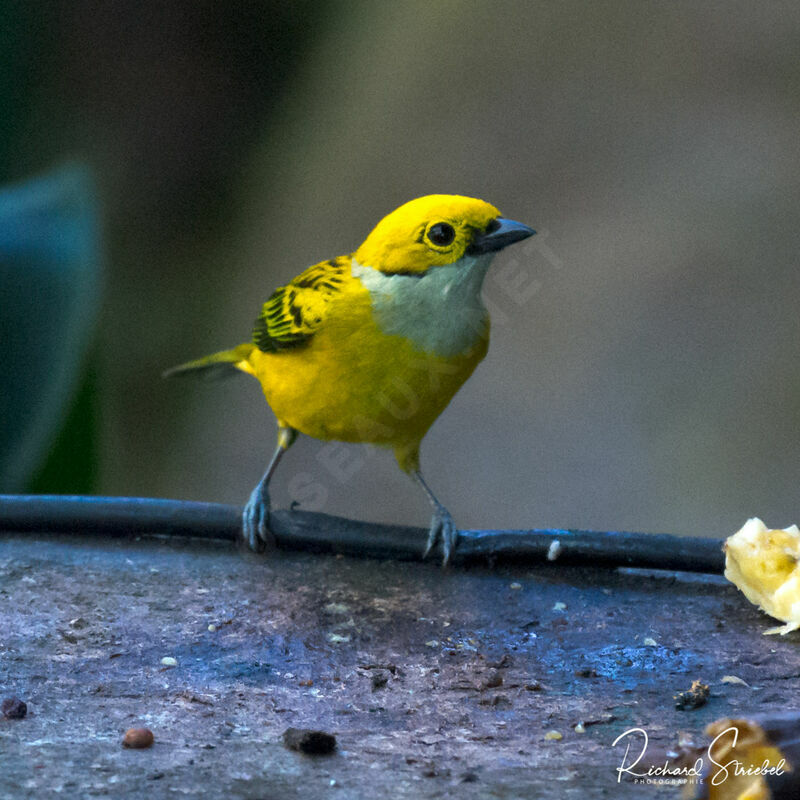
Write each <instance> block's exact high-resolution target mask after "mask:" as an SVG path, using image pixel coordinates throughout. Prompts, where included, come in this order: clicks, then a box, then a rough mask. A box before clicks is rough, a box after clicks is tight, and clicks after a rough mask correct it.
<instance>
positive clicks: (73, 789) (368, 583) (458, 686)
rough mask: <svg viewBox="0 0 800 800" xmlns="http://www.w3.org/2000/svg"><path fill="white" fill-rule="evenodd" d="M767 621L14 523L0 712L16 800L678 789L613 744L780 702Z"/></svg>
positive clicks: (738, 600) (461, 577)
mask: <svg viewBox="0 0 800 800" xmlns="http://www.w3.org/2000/svg"><path fill="white" fill-rule="evenodd" d="M558 604H563V608H562V607H561V606H560V605H558ZM209 625H211V626H215V628H216V629H213V628H212V630H209ZM769 625H770V621H769V620H768V619H767V618H765V617H763V616H762V615H761V614H760V613H759V612H758V611H757V610H755V609H754V608H753V607H751V606H750V605H749V604H748V603H747V602H746V600H745V599H744V598H743V597H742V596H740V595H739V594H738V592H737V591H736V590H735V589H734V588H733V587H731V586H729V585H726V584H725V583H724V582H723V580H722V579H721V578H712V577H702V576H688V575H676V574H668V573H662V574H658V575H654V574H652V573H642V572H613V571H607V570H593V569H583V568H570V567H564V566H558V565H554V566H552V567H547V566H545V567H541V568H538V569H533V570H531V569H524V570H516V571H515V570H514V569H511V568H501V569H495V570H492V571H489V570H486V569H482V568H473V569H469V570H467V569H459V570H450V571H442V570H441V569H440V568H438V567H437V566H435V565H427V564H425V565H419V564H408V563H394V562H388V561H383V562H381V561H375V560H368V559H356V558H342V557H334V556H324V555H304V554H297V553H291V554H286V553H278V554H274V555H272V556H270V557H269V558H263V557H259V556H255V555H252V554H247V553H242V552H239V551H235V550H233V549H232V548H230V547H226V546H222V545H219V546H215V545H207V544H200V543H197V542H195V543H184V544H181V545H178V544H168V543H165V542H158V541H154V540H150V541H144V540H143V541H141V542H125V543H123V542H111V541H109V542H99V541H98V540H97V539H93V540H89V539H79V538H71V539H67V538H45V537H42V539H41V540H39V541H34V540H32V539H31V538H30V536H26V537H25V538H24V539H23V538H14V537H6V538H4V539H3V540H2V541H0V694H2V697H9V696H12V695H15V696H18V697H20V698H21V699H23V700H24V701H25V702H26V703H27V704H28V715H27V717H26V718H25V719H22V720H4V719H0V797H2V798H6V797H8V798H12V797H13V798H20V797H31V798H38V797H51V796H64V797H101V796H108V795H114V796H126V797H131V798H145V797H147V798H153V797H173V796H184V797H201V796H205V797H208V796H219V797H233V798H249V799H250V800H256V798H273V797H274V798H293V797H303V798H312V797H333V798H335V797H339V798H362V797H364V798H367V797H369V798H375V797H392V798H406V797H407V798H428V797H431V798H433V797H449V796H452V795H453V794H455V793H456V792H457V793H458V795H459V796H460V797H462V798H471V797H503V798H516V797H520V798H522V797H564V798H572V797H575V798H578V797H580V798H586V797H614V798H617V797H647V796H649V795H650V794H652V795H654V796H669V797H672V796H677V793H676V790H675V789H674V788H672V787H669V788H665V787H661V788H659V787H655V786H647V787H643V786H641V785H636V784H632V783H630V782H625V781H623V782H622V784H619V785H618V784H617V782H616V781H617V775H616V771H615V770H616V767H617V766H618V765H619V763H620V760H621V757H622V752H621V750H620V748H619V747H618V748H616V749H614V748H612V746H611V743H612V742H613V741H614V739H615V738H616V737H617V736H618V735H619V734H620V733H622V732H623V731H625V730H627V729H629V728H631V727H634V726H640V727H643V728H645V729H646V730H647V731H648V734H649V736H650V746H651V748H652V749H654V750H655V749H656V748H657V747H662V748H663V747H667V746H669V745H670V744H672V743H674V742H675V740H676V738H677V733H678V732H679V731H693V732H699V731H701V730H702V729H703V727H704V726H705V725H706V724H707V723H708V722H709V721H711V720H713V719H717V718H720V717H723V716H736V715H741V714H745V713H749V712H769V711H772V710H777V709H780V710H784V709H785V708H786V706H787V703H789V702H790V701H791V699H792V698H794V697H797V696H798V690H800V650H798V645H799V644H800V637H799V636H798V634H792V635H790V636H787V637H783V638H775V637H764V636H762V631H763V630H764V629H765V628H766V627H768V626H769ZM164 657H171V658H174V659H176V661H177V666H174V667H168V666H164V665H163V664H162V663H161V659H162V658H164ZM726 675H735V676H737V677H738V678H741V679H742V680H743V681H745V682H746V683H747V684H749V686H744V685H741V684H731V683H722V682H721V679H722V678H723V676H726ZM697 678H700V679H702V680H703V681H705V682H706V683H709V684H710V686H711V697H710V700H709V702H708V704H707V705H705V706H703V707H702V708H699V709H696V710H694V711H678V710H676V709H675V707H674V700H673V695H675V694H676V693H678V692H679V691H684V690H686V689H688V688H689V686H690V684H691V682H692V681H693V680H694V679H697ZM580 721H583V722H584V725H585V729H586V732H585V733H578V732H576V731H575V730H574V728H573V726H574V725H575V724H576V723H578V722H580ZM138 726H146V727H148V728H150V729H152V731H153V733H154V734H155V744H154V745H153V747H152V748H150V749H147V750H127V749H123V748H122V746H121V741H122V736H123V734H124V731H125V730H126V729H127V728H131V727H138ZM289 727H298V728H315V729H320V730H324V731H327V732H331V733H334V734H335V735H336V737H337V741H338V748H337V751H336V752H335V753H334V754H333V755H330V756H318V757H311V756H305V755H302V754H301V753H298V752H295V751H293V750H290V749H288V748H286V747H285V746H284V744H283V742H282V735H283V732H284V731H285V730H286V729H287V728H289ZM550 731H556V732H558V733H559V734H561V736H562V738H561V739H546V738H545V735H546V734H547V733H548V732H550Z"/></svg>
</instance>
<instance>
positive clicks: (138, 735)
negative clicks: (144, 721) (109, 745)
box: [122, 728, 153, 750]
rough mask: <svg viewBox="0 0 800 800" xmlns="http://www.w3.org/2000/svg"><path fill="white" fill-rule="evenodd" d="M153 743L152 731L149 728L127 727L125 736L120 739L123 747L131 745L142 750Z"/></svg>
mask: <svg viewBox="0 0 800 800" xmlns="http://www.w3.org/2000/svg"><path fill="white" fill-rule="evenodd" d="M152 744H153V731H151V730H150V728H128V730H127V731H125V738H124V739H123V740H122V746H123V747H132V748H135V749H137V750H143V749H144V748H145V747H150V746H151V745H152Z"/></svg>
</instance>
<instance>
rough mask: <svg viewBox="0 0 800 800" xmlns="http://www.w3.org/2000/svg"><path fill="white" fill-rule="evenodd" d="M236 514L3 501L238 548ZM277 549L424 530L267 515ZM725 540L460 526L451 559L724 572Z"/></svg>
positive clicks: (21, 518)
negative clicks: (236, 545) (484, 528)
mask: <svg viewBox="0 0 800 800" xmlns="http://www.w3.org/2000/svg"><path fill="white" fill-rule="evenodd" d="M241 520H242V509H241V508H240V507H239V506H232V505H224V504H221V503H195V502H188V501H184V500H160V499H154V498H141V497H82V496H77V497H76V496H67V495H64V496H61V495H0V533H19V532H25V533H75V532H79V533H97V534H101V535H105V536H116V537H133V536H163V537H171V536H178V537H186V538H199V539H208V540H222V541H228V542H236V541H237V540H238V539H239V537H240V533H241ZM270 528H271V529H272V532H273V534H274V535H275V539H276V541H277V545H278V547H280V548H285V549H290V550H308V551H313V552H318V553H342V554H345V555H355V556H366V557H372V558H395V559H400V560H404V561H419V560H421V559H422V553H423V551H424V549H425V543H426V541H427V536H428V531H427V530H426V529H423V528H413V527H407V526H403V525H381V524H377V523H373V522H359V521H357V520H352V519H346V518H344V517H334V516H331V515H329V514H321V513H317V512H311V511H286V510H279V511H273V512H272V514H271V515H270ZM722 542H723V540H722V539H711V538H703V537H697V536H691V537H690V536H673V535H670V534H651V533H627V532H622V531H582V530H560V529H544V530H462V531H460V535H459V543H458V550H457V551H456V554H455V557H454V559H453V563H455V564H467V563H480V562H483V563H486V562H490V563H495V562H498V563H499V562H502V563H513V564H516V565H533V564H541V563H543V562H546V561H548V560H549V561H557V562H559V563H565V564H585V565H592V566H600V565H602V566H606V567H645V568H650V569H664V570H683V571H687V572H707V573H721V572H722V571H723V569H724V562H725V559H724V556H723V553H722Z"/></svg>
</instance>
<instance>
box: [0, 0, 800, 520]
mask: <svg viewBox="0 0 800 800" xmlns="http://www.w3.org/2000/svg"><path fill="white" fill-rule="evenodd" d="M0 16H2V20H3V24H2V25H0V67H2V68H1V69H0V104H1V107H2V112H3V113H2V114H0V129H1V130H2V136H0V178H2V181H3V182H11V181H17V180H21V179H23V178H26V177H28V176H31V175H35V174H38V173H41V172H43V171H45V170H47V169H49V168H50V167H54V166H56V165H58V164H60V163H62V162H63V161H65V160H67V159H74V158H77V159H81V160H83V161H84V162H86V163H87V164H89V165H90V167H91V168H92V169H93V172H94V179H95V182H96V185H97V193H98V196H99V200H100V207H101V209H102V216H103V230H104V258H103V268H104V277H103V298H102V302H100V303H99V308H98V309H97V311H98V313H99V319H98V322H97V325H96V336H95V339H94V343H93V346H92V348H90V349H89V351H88V352H89V355H88V356H87V359H88V365H85V366H83V367H82V368H81V374H82V376H83V377H82V378H81V379H80V381H79V382H78V383H77V384H76V387H78V388H76V389H75V390H74V391H73V392H72V394H71V397H72V398H73V399H72V400H70V402H68V403H67V402H65V403H64V407H63V408H62V409H61V410H60V411H59V416H60V424H61V429H62V433H61V442H62V443H61V445H60V446H59V447H56V448H55V450H54V451H53V452H51V457H50V462H49V464H48V463H46V462H42V463H41V464H39V466H38V470H37V472H36V474H33V473H31V475H29V476H27V478H26V481H27V484H28V486H31V485H32V486H34V488H36V489H38V490H41V491H49V490H53V491H94V492H98V493H104V494H124V495H152V496H166V497H183V498H190V499H200V500H218V501H226V502H239V503H241V502H243V501H244V499H245V498H246V497H247V495H248V493H249V491H250V489H251V487H252V486H253V485H254V484H255V483H256V481H257V480H258V478H259V477H260V474H261V471H262V469H263V467H264V465H265V463H266V460H267V457H268V455H269V454H270V453H271V451H272V448H273V443H274V429H273V419H272V415H271V413H270V411H269V409H268V408H267V406H266V405H265V403H264V401H263V398H262V395H261V393H260V389H259V387H258V385H257V384H256V383H255V381H252V380H250V379H247V378H245V377H243V378H242V379H241V380H232V381H228V382H221V383H203V382H199V383H193V382H188V381H175V382H164V381H162V380H161V378H160V377H159V376H160V372H161V371H162V370H163V369H164V368H166V367H169V366H171V365H173V364H175V363H178V362H180V361H183V360H187V359H189V358H193V357H197V356H200V355H203V354H205V353H207V352H211V351H213V350H216V349H221V348H224V347H227V346H231V345H233V344H236V343H238V342H240V341H243V340H244V339H246V338H248V336H249V332H250V329H251V325H252V321H253V320H254V318H255V316H256V314H257V313H258V310H259V307H260V304H261V302H263V300H264V299H266V297H267V296H268V295H269V293H270V292H271V290H272V289H273V288H274V286H276V285H278V284H280V283H282V282H285V281H286V280H288V279H289V278H291V277H293V276H294V275H295V274H296V273H297V272H298V271H300V270H301V269H302V268H304V267H305V266H307V265H309V264H311V263H314V262H316V261H319V260H322V259H326V258H329V257H332V256H334V255H337V254H340V253H345V252H350V251H351V250H353V249H354V248H355V247H356V246H357V245H358V244H359V243H360V242H361V240H362V239H363V238H364V237H365V236H366V234H367V233H368V232H369V230H370V229H371V227H372V226H373V225H374V224H375V223H376V222H377V220H378V219H379V218H380V217H381V216H383V215H384V214H386V213H388V212H389V211H391V210H392V209H393V208H394V207H396V206H397V205H399V204H400V203H402V202H404V201H406V200H408V199H411V198H412V197H415V196H418V195H421V194H427V193H431V192H447V193H459V194H468V195H475V196H478V197H482V198H484V199H486V200H488V201H490V202H492V203H494V204H495V205H497V206H499V207H500V208H501V209H502V211H503V212H504V213H505V214H506V215H508V216H510V217H512V218H514V219H519V220H522V221H524V222H526V223H528V224H530V225H532V226H533V227H534V228H536V229H537V230H539V231H540V235H539V236H537V237H534V239H531V240H530V241H529V243H527V244H526V245H521V246H520V247H519V248H518V249H516V251H515V252H512V251H509V252H508V253H505V254H503V255H501V256H500V257H499V258H498V260H497V262H496V265H495V267H494V268H493V272H492V273H490V276H489V279H488V281H487V287H486V293H487V297H488V300H489V301H490V304H491V306H492V309H493V312H494V327H493V339H492V344H491V348H490V352H489V356H488V357H487V359H486V361H485V362H484V363H483V364H482V365H481V366H480V367H479V368H478V370H477V371H476V373H475V375H474V376H473V378H472V379H471V380H470V381H469V382H468V383H467V385H466V386H465V387H464V388H463V389H462V391H461V392H460V393H459V395H457V397H456V398H455V400H454V401H453V403H452V405H451V407H450V408H449V409H448V411H447V412H446V413H445V414H444V415H443V417H442V418H441V419H440V421H439V422H437V424H436V425H435V426H434V428H433V429H432V431H431V433H430V434H429V436H428V437H427V439H426V441H425V443H424V445H423V451H422V458H423V467H424V469H425V471H426V475H427V477H428V480H429V482H430V483H431V485H432V486H433V487H434V488H435V490H436V491H437V493H438V495H439V496H440V498H441V499H442V501H443V502H445V503H446V505H448V507H449V508H450V510H451V511H452V513H453V514H454V517H455V519H456V521H457V523H459V524H460V525H461V526H463V527H479V526H480V527H489V526H491V527H503V526H508V527H530V526H579V527H590V528H601V529H603V528H604V529H608V528H630V529H639V530H653V531H669V532H675V533H692V534H708V535H726V534H728V533H730V532H732V531H733V530H735V529H736V528H738V527H739V526H740V525H741V523H743V522H744V520H745V519H746V518H747V517H748V516H752V515H760V516H762V517H763V518H764V519H765V521H766V522H767V523H768V524H770V525H776V526H783V525H785V524H788V523H790V522H794V521H800V486H799V485H798V484H799V481H800V464H798V458H797V453H798V450H799V449H800V426H799V425H798V423H799V422H800V364H798V358H797V353H798V348H799V347H800V315H798V310H797V303H798V300H800V146H798V143H799V142H800V123H799V122H798V120H800V59H798V52H800V5H798V4H797V3H796V2H783V3H782V2H774V3H768V4H764V3H758V4H756V3H752V2H748V3H740V2H725V3H711V2H672V3H651V2H593V3H588V2H559V3H550V2H498V1H497V0H494V1H493V2H482V1H480V0H469V1H467V0H464V1H462V2H458V1H457V0H433V1H429V2H369V1H364V2H358V1H357V0H352V1H350V2H344V1H342V0H339V1H338V2H337V1H335V0H327V1H323V2H319V1H318V2H297V1H296V2H293V3H283V2H280V3H279V2H248V3H237V2H233V3H212V2H188V0H185V1H184V2H166V3H164V2H158V3H156V2H152V0H143V2H139V3H135V4H134V3H130V4H122V3H100V2H86V1H84V0H73V1H72V2H52V3H35V2H34V3H26V2H8V0H0ZM93 303H94V304H95V305H97V304H98V303H97V301H96V300H94V301H93ZM3 313H5V312H4V311H3V309H2V306H0V314H3ZM53 334H54V336H57V335H58V331H53ZM2 388H3V391H4V392H10V391H13V390H14V383H13V381H12V382H11V384H10V385H6V386H4V387H2ZM75 392H79V393H78V394H76V393H75ZM76 397H77V400H76V399H75V398H76ZM67 414H71V417H70V421H68V424H66V425H65V424H64V419H65V416H64V415H67ZM76 420H77V422H76ZM87 420H90V421H91V423H90V424H88V425H87V422H86V421H87ZM80 425H83V426H84V428H85V430H84V432H83V433H82V434H81V433H80V430H79V427H80ZM65 437H66V439H65ZM70 437H72V439H70ZM65 441H66V442H67V444H66V445H65V444H64V442H65ZM87 453H89V454H90V455H89V457H88V460H87V457H86V454H87ZM0 488H4V487H0ZM5 488H7V487H5ZM273 498H274V500H275V501H276V502H277V503H278V504H281V505H283V504H287V503H288V502H289V501H290V499H292V498H296V499H298V500H300V501H302V502H303V505H304V506H305V507H307V508H318V509H322V510H325V511H329V512H331V513H342V514H347V515H349V516H355V517H361V518H368V519H376V520H394V521H402V522H409V523H415V524H423V523H424V522H425V521H426V519H427V515H428V508H427V504H426V501H425V500H424V498H422V497H421V496H420V494H419V493H418V491H417V489H416V488H415V487H414V486H413V485H411V483H410V482H407V481H406V479H404V478H403V476H402V475H401V474H400V473H399V472H398V471H397V469H396V466H395V465H394V463H393V460H392V458H391V455H390V454H389V453H383V452H378V453H371V451H369V449H368V448H365V447H358V446H330V445H328V446H325V445H322V444H320V443H318V442H313V441H310V440H301V441H300V442H298V444H297V445H296V446H295V448H294V449H293V450H292V452H291V453H290V455H289V456H287V458H286V460H285V461H284V463H283V464H282V465H281V470H279V471H278V474H277V477H276V479H275V482H274V491H273Z"/></svg>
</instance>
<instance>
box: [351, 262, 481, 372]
mask: <svg viewBox="0 0 800 800" xmlns="http://www.w3.org/2000/svg"><path fill="white" fill-rule="evenodd" d="M494 255H495V254H494V253H485V254H482V255H479V256H464V257H463V258H461V259H459V260H458V261H457V262H456V263H455V264H448V265H447V266H444V267H431V268H430V269H429V270H428V271H427V272H426V273H424V274H422V275H419V276H418V275H386V274H385V273H383V272H379V271H378V270H376V269H372V267H364V266H362V265H361V264H359V263H358V262H356V261H355V260H353V262H352V272H353V277H356V278H359V279H360V280H361V282H362V284H363V285H364V286H365V287H366V289H367V290H368V291H369V293H370V296H371V298H372V311H373V313H374V314H375V319H376V321H377V323H378V325H380V327H381V329H382V330H383V331H384V332H386V333H388V334H394V335H397V336H404V337H406V338H407V339H410V340H411V341H412V342H414V344H415V345H417V347H419V348H420V349H422V350H425V351H426V352H429V353H435V354H436V355H439V356H444V357H446V358H447V357H452V356H456V355H459V354H461V353H464V352H466V351H467V350H469V348H470V347H472V346H473V345H474V344H475V341H476V340H477V339H478V338H479V337H480V335H481V334H482V332H483V330H484V325H485V322H486V317H487V311H486V307H485V306H484V304H483V300H482V299H481V287H482V286H483V279H484V278H485V277H486V272H487V270H488V269H489V266H490V265H491V263H492V258H493V257H494Z"/></svg>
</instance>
